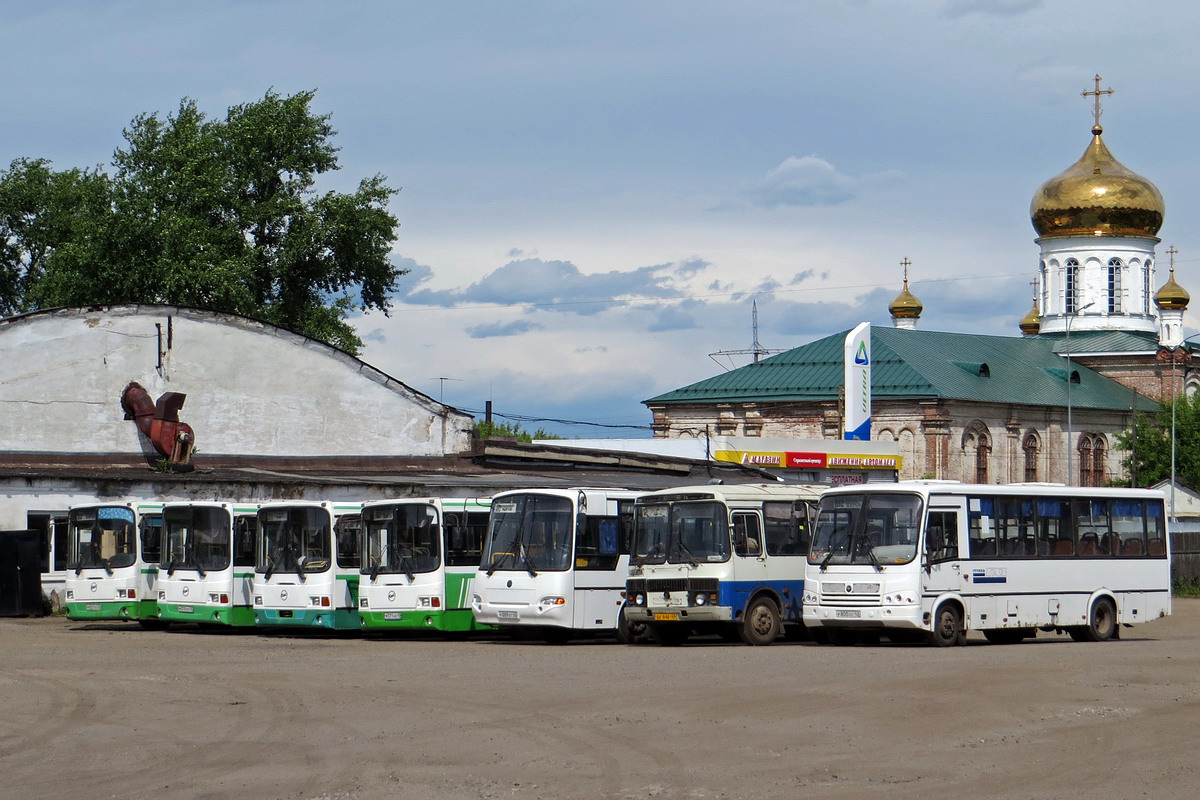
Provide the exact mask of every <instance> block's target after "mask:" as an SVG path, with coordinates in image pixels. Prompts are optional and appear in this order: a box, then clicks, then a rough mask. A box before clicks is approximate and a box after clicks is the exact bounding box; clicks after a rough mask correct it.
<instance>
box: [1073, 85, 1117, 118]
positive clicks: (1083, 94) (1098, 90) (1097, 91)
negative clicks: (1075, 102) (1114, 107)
mask: <svg viewBox="0 0 1200 800" xmlns="http://www.w3.org/2000/svg"><path fill="white" fill-rule="evenodd" d="M1092 80H1093V81H1095V82H1096V88H1095V89H1093V90H1092V91H1090V92H1080V93H1079V94H1080V96H1081V97H1084V98H1088V97H1095V98H1096V106H1095V108H1094V109H1092V116H1093V117H1095V119H1096V127H1097V128H1099V127H1100V115H1101V114H1102V113H1103V112H1102V111H1101V110H1100V95H1102V94H1114V92H1113V90H1112V87H1109V88H1108V89H1101V88H1100V76H1099V75H1097V76H1096V77H1094V78H1092Z"/></svg>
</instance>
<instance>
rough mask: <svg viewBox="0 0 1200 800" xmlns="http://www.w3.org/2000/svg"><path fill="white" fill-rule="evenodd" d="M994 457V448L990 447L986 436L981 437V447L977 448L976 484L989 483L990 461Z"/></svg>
mask: <svg viewBox="0 0 1200 800" xmlns="http://www.w3.org/2000/svg"><path fill="white" fill-rule="evenodd" d="M991 455H992V448H991V447H990V446H989V445H988V440H987V437H986V436H980V437H979V446H978V447H976V448H975V482H976V483H987V482H988V460H989V459H990V457H991Z"/></svg>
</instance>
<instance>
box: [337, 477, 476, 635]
mask: <svg viewBox="0 0 1200 800" xmlns="http://www.w3.org/2000/svg"><path fill="white" fill-rule="evenodd" d="M490 505H491V502H490V500H487V499H482V500H481V499H463V498H438V497H429V498H422V499H406V500H385V501H378V502H372V503H366V504H364V505H363V509H362V545H361V552H362V567H361V570H360V571H361V573H362V578H361V579H360V581H359V588H358V612H359V616H360V617H361V618H362V626H363V629H364V630H405V629H407V630H412V629H420V630H436V631H472V630H480V629H489V628H491V626H488V625H483V624H481V623H479V622H477V621H476V620H475V616H474V614H472V612H471V582H472V580H473V579H474V578H475V573H476V571H477V570H478V569H479V563H480V560H481V558H482V555H483V537H484V535H485V534H486V533H487V523H488V509H489V507H490Z"/></svg>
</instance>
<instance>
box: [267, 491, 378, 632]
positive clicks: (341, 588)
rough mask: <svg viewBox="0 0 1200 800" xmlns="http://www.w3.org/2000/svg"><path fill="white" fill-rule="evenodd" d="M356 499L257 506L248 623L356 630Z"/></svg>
mask: <svg viewBox="0 0 1200 800" xmlns="http://www.w3.org/2000/svg"><path fill="white" fill-rule="evenodd" d="M361 511H362V504H361V503H329V502H274V503H263V504H262V505H260V506H259V507H258V546H257V552H256V556H255V566H254V622H255V624H256V625H261V626H280V627H301V628H319V629H325V630H342V631H345V630H359V629H360V628H361V627H362V622H361V620H360V618H359V615H358V586H359V580H360V579H361V577H362V574H361V573H360V572H359V569H360V568H361V566H362V559H361V557H360V555H359V553H360V551H359V547H360V545H361V536H360V527H361V519H362V518H361Z"/></svg>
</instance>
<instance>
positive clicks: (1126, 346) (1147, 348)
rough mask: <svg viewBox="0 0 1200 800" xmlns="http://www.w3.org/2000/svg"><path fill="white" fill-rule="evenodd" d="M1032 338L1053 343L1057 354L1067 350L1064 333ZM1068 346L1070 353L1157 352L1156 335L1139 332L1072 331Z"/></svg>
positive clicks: (1046, 334)
mask: <svg viewBox="0 0 1200 800" xmlns="http://www.w3.org/2000/svg"><path fill="white" fill-rule="evenodd" d="M1033 338H1035V339H1045V340H1047V341H1051V342H1054V349H1055V350H1056V351H1057V352H1059V353H1065V352H1066V350H1067V338H1066V334H1064V333H1039V334H1038V335H1037V336H1035V337H1033ZM1070 345H1071V353H1112V354H1113V355H1120V354H1127V353H1155V352H1158V334H1154V333H1143V332H1140V331H1073V332H1072V333H1071V342H1070Z"/></svg>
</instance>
